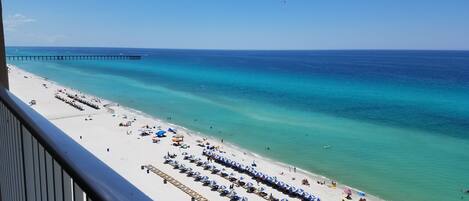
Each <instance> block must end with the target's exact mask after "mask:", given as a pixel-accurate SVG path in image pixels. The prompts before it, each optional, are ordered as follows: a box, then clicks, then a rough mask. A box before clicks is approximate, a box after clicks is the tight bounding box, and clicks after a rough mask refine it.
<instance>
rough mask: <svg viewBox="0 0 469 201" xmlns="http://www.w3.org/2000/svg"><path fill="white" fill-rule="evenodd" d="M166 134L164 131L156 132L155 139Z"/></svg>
mask: <svg viewBox="0 0 469 201" xmlns="http://www.w3.org/2000/svg"><path fill="white" fill-rule="evenodd" d="M165 133H166V131H158V132H156V133H155V134H156V137H164V134H165Z"/></svg>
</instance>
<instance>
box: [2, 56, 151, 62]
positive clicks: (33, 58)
mask: <svg viewBox="0 0 469 201" xmlns="http://www.w3.org/2000/svg"><path fill="white" fill-rule="evenodd" d="M6 58H7V60H8V61H47V60H59V61H60V60H140V59H142V56H140V55H42V56H32V55H31V56H13V55H12V56H6Z"/></svg>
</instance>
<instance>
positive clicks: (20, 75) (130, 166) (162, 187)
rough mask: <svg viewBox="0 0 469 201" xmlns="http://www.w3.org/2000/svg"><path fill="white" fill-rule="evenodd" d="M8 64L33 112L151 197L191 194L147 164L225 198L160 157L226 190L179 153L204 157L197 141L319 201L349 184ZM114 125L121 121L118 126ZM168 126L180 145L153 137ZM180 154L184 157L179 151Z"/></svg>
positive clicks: (268, 190)
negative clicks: (180, 138)
mask: <svg viewBox="0 0 469 201" xmlns="http://www.w3.org/2000/svg"><path fill="white" fill-rule="evenodd" d="M8 67H9V78H10V83H11V84H10V86H11V89H10V90H11V91H12V92H13V93H14V94H15V95H16V96H18V97H19V98H20V99H21V100H23V101H24V102H26V103H31V101H32V100H34V101H33V102H35V104H33V105H32V106H31V107H32V108H33V109H34V110H36V111H37V112H39V113H40V114H42V115H43V116H45V117H46V118H47V119H49V120H50V121H51V122H52V123H53V124H55V125H56V126H57V127H59V128H60V129H62V130H63V131H64V132H65V133H67V134H68V135H69V136H70V137H71V138H72V139H74V140H75V141H76V142H77V143H79V144H80V145H82V146H83V147H85V148H86V149H87V150H89V151H90V152H91V153H93V154H94V155H95V156H96V157H97V158H99V159H100V160H102V161H103V162H105V163H106V164H107V165H108V166H110V167H111V168H112V169H114V170H115V171H116V172H117V173H119V174H120V175H122V176H123V177H124V178H126V179H127V180H129V181H130V182H131V183H132V184H134V185H135V186H136V187H137V188H139V189H141V190H142V191H143V192H144V193H146V194H147V195H148V196H149V197H151V198H152V199H154V200H175V201H180V200H191V196H189V195H188V194H186V193H185V192H183V191H182V190H180V189H179V188H177V187H176V186H174V185H173V184H171V183H170V182H167V183H166V184H165V183H164V181H163V179H162V178H161V177H160V176H158V175H157V174H154V173H153V172H149V173H148V172H147V169H144V170H142V169H141V166H142V165H152V166H154V167H156V168H158V169H159V170H161V171H162V172H164V173H166V174H167V175H170V176H171V177H173V178H174V179H175V180H177V181H179V182H180V183H182V184H184V185H185V186H187V187H189V188H190V189H192V190H193V191H195V192H197V193H198V194H200V195H201V196H203V197H204V198H206V199H208V200H230V198H229V197H228V196H222V195H220V191H216V190H212V189H211V187H209V186H205V185H203V183H202V182H200V181H195V179H194V177H189V176H187V173H183V172H181V170H180V169H175V168H174V167H173V166H172V165H170V164H167V163H165V158H164V157H165V156H166V155H167V154H168V153H169V154H176V155H177V156H176V157H175V158H172V159H171V160H177V161H178V162H179V163H180V164H184V165H185V166H186V168H192V170H193V171H194V172H200V174H201V175H202V176H208V177H209V178H210V179H211V180H214V181H216V183H217V184H219V185H223V186H226V187H227V188H228V187H229V186H230V185H231V184H234V183H232V182H231V181H229V180H228V178H225V177H223V176H221V175H219V173H218V174H212V172H211V171H209V170H206V169H204V168H203V167H202V166H197V165H196V163H192V162H190V161H189V160H184V159H183V157H184V156H189V155H194V157H195V158H201V159H202V161H206V160H207V156H203V155H202V152H203V150H204V147H202V146H199V145H198V144H201V143H202V144H204V145H206V144H207V143H209V145H210V146H215V147H218V150H219V151H217V153H218V154H220V155H223V156H225V157H227V158H230V159H231V160H234V161H237V162H239V163H241V164H244V165H248V166H249V165H251V164H252V163H253V161H255V164H256V166H257V167H256V170H257V171H260V172H263V173H265V174H267V175H270V176H275V177H277V179H278V180H281V181H283V182H285V183H286V184H289V185H292V186H295V187H297V188H301V189H304V191H306V192H308V193H310V194H312V195H314V196H316V197H319V198H320V199H321V200H323V201H328V200H333V201H340V200H347V199H346V198H345V196H346V195H345V193H344V190H345V189H346V188H351V187H347V186H346V185H344V184H337V185H336V186H335V187H334V186H333V185H332V183H331V182H332V181H331V180H330V179H328V178H325V177H322V176H319V175H315V174H312V173H309V172H306V171H303V170H300V169H296V168H293V167H290V166H288V165H286V164H282V163H279V162H275V161H272V160H269V159H266V158H262V157H260V156H257V155H256V154H253V153H251V152H249V151H247V150H243V149H241V148H239V147H236V146H233V145H230V144H229V142H226V141H225V142H221V141H220V140H219V139H214V138H210V137H208V136H203V135H201V134H195V133H196V132H192V131H189V130H186V129H184V128H181V127H178V126H176V125H170V124H168V123H166V122H164V121H162V120H160V119H157V118H154V117H151V116H149V115H146V114H143V113H142V112H138V111H135V110H132V109H129V108H125V107H122V106H120V105H119V104H117V103H113V102H111V101H108V100H104V99H102V98H99V97H94V96H92V95H89V94H83V93H81V92H79V91H77V90H74V89H71V88H68V87H65V86H61V85H59V84H57V83H55V82H53V81H50V80H47V79H45V78H42V77H39V76H36V75H33V74H31V73H28V72H26V71H24V70H21V69H19V68H18V67H16V66H13V65H8ZM60 91H61V92H60ZM67 93H69V94H71V95H75V94H76V95H77V97H78V98H79V99H83V100H86V101H88V102H90V103H93V104H96V105H97V106H99V107H100V109H94V108H92V107H90V106H87V105H86V104H83V103H80V102H78V101H74V104H76V105H79V106H81V107H82V108H83V109H84V110H82V111H81V110H79V109H77V108H75V107H72V105H70V104H67V103H65V102H64V101H61V100H59V99H57V98H56V97H55V96H56V94H58V95H59V96H61V97H63V98H64V99H65V100H69V101H72V99H71V98H70V97H68V96H67ZM104 106H106V107H104ZM119 124H126V125H124V126H120V125H119ZM147 126H148V128H147ZM168 128H175V129H176V131H177V135H182V136H184V138H183V142H182V143H181V144H185V145H184V147H185V146H187V147H186V148H183V147H182V146H174V145H173V141H172V136H174V135H175V134H173V133H171V132H166V137H161V138H156V136H155V132H157V131H159V130H160V129H161V130H164V131H168ZM143 131H147V132H150V135H148V136H141V133H142V132H143ZM204 139H205V140H204ZM154 140H159V142H157V143H154ZM186 153H187V155H185V154H186ZM211 164H213V165H215V166H216V167H217V168H218V169H219V170H221V172H225V173H227V174H231V173H234V174H235V176H234V177H236V178H237V179H239V177H243V178H244V179H243V181H244V182H245V183H246V184H247V183H252V185H253V187H254V188H255V189H256V192H257V189H260V188H263V189H264V192H265V194H266V195H272V196H273V197H274V198H277V199H279V200H281V199H285V198H286V199H288V200H300V199H299V198H297V197H289V196H288V195H287V194H285V193H282V192H280V191H279V190H277V189H275V188H273V187H270V186H268V185H266V184H263V183H262V182H260V183H258V182H257V181H256V180H254V179H252V178H251V177H250V176H249V175H248V174H246V173H239V172H237V171H235V170H234V169H232V168H230V167H225V166H223V165H221V164H220V163H218V162H211ZM304 179H306V180H307V181H308V182H309V185H303V184H302V181H303V180H304ZM318 181H319V182H325V184H319V183H318ZM235 183H236V182H235ZM351 189H352V195H351V199H349V200H359V199H360V198H366V200H381V199H380V198H377V197H374V196H372V195H369V194H366V196H364V197H361V196H359V194H358V192H359V190H356V189H353V188H351ZM233 190H234V192H236V193H237V195H238V196H240V197H245V198H247V199H248V200H265V198H264V197H261V196H260V195H259V194H256V193H250V192H247V190H246V189H245V188H243V187H242V186H238V185H233ZM266 197H268V196H266Z"/></svg>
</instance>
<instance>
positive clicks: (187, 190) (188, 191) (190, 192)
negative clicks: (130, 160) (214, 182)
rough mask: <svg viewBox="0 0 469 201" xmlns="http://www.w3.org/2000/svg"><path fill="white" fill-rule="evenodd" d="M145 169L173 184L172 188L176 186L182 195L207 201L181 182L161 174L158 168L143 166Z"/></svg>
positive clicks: (199, 200)
mask: <svg viewBox="0 0 469 201" xmlns="http://www.w3.org/2000/svg"><path fill="white" fill-rule="evenodd" d="M144 167H145V168H147V169H148V170H150V171H152V172H153V173H155V174H157V175H158V176H160V177H161V178H163V179H165V180H166V181H168V182H169V183H171V184H173V185H174V186H176V187H177V188H179V189H181V191H183V192H184V193H186V194H188V195H189V196H191V197H192V198H194V199H195V200H198V201H208V199H207V198H205V197H203V196H202V195H200V194H199V193H197V192H195V191H194V190H192V189H190V188H189V187H187V186H186V185H184V184H182V183H181V182H179V181H178V180H176V179H174V178H173V177H171V176H169V175H167V174H166V173H164V172H162V171H161V170H159V169H158V168H156V167H155V166H153V165H145V166H144Z"/></svg>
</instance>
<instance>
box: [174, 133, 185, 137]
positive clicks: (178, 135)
mask: <svg viewBox="0 0 469 201" xmlns="http://www.w3.org/2000/svg"><path fill="white" fill-rule="evenodd" d="M174 137H175V138H184V135H182V134H176V135H174Z"/></svg>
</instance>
